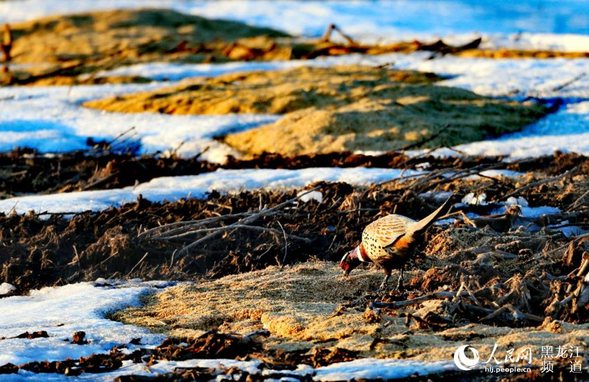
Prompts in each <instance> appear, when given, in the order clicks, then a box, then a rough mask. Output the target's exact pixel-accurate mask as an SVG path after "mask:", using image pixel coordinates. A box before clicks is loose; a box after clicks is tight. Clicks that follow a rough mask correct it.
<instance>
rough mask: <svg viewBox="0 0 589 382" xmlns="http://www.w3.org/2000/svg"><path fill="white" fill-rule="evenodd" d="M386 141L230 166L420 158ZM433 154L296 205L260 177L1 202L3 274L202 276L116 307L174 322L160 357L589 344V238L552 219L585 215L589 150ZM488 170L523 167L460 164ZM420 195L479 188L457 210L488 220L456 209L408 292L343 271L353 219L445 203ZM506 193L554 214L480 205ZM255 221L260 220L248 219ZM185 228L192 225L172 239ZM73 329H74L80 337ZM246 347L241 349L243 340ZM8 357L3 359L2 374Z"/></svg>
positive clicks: (290, 356)
mask: <svg viewBox="0 0 589 382" xmlns="http://www.w3.org/2000/svg"><path fill="white" fill-rule="evenodd" d="M390 155H391V156H384V157H378V158H372V157H366V156H354V155H348V156H341V154H338V155H325V156H322V155H317V156H312V157H298V158H294V160H293V161H292V162H291V161H290V160H285V159H284V158H283V157H281V156H276V155H267V156H263V157H259V158H256V159H255V160H252V161H245V162H242V163H239V164H236V163H235V162H234V163H233V164H235V165H236V166H241V165H243V166H246V167H247V166H276V165H281V164H284V163H286V162H288V163H292V165H293V166H298V165H301V166H307V165H309V163H328V162H329V163H331V161H335V163H363V164H364V165H373V164H374V163H380V162H379V161H397V162H396V163H398V164H401V163H404V165H405V166H409V165H411V164H413V165H415V164H416V163H418V162H419V160H421V159H415V158H413V159H410V158H406V157H403V156H395V155H392V154H390ZM424 158H425V157H424ZM422 159H423V158H422ZM111 160H112V158H111ZM427 160H428V161H430V165H431V166H432V167H431V172H430V173H429V174H428V175H426V176H424V177H421V178H416V179H412V180H408V181H405V182H398V181H394V182H388V183H386V184H382V185H377V186H374V187H368V188H353V187H351V186H349V185H345V184H317V185H315V186H318V187H319V188H318V189H317V190H318V191H320V192H321V193H322V196H323V200H322V202H321V203H318V202H316V201H309V202H307V203H303V202H301V201H292V200H291V199H292V198H294V197H295V196H296V194H297V191H288V192H285V191H274V192H270V191H255V192H243V193H239V194H234V195H219V194H216V193H213V194H211V195H210V196H209V197H208V198H207V199H206V200H194V199H191V200H184V201H180V202H176V203H166V204H153V203H149V202H148V201H146V200H143V199H140V200H138V201H137V202H136V203H134V204H129V205H126V206H124V207H122V208H118V209H115V208H113V209H109V210H106V211H103V212H100V213H94V214H93V213H85V214H80V215H76V216H71V217H68V218H64V217H63V216H60V215H49V218H48V219H46V218H47V217H48V215H42V214H41V215H35V214H29V215H25V216H17V215H11V216H2V217H0V227H1V228H0V242H1V245H0V263H1V264H2V265H1V266H2V268H1V273H0V278H1V279H2V280H3V281H6V282H10V283H12V284H14V285H16V286H17V287H18V288H19V292H20V293H22V292H25V291H26V290H28V289H29V288H37V287H40V286H46V285H60V284H65V283H71V282H75V281H81V280H93V279H96V278H97V277H119V278H121V277H122V278H125V277H142V278H158V279H161V278H169V279H180V280H198V283H196V284H193V285H181V286H177V287H173V288H168V289H166V291H164V292H162V293H160V294H156V295H153V296H151V297H149V299H148V300H147V301H146V303H147V305H146V306H144V307H142V308H134V309H129V310H125V311H122V312H119V313H116V314H115V315H114V317H115V318H117V319H120V320H123V321H125V322H129V323H133V324H139V325H144V326H147V327H149V328H151V329H152V330H156V331H162V332H165V333H167V334H169V335H172V337H173V338H174V339H173V340H170V341H172V342H169V343H167V344H165V346H164V345H162V346H161V347H160V348H158V349H156V350H153V349H152V350H150V351H147V350H145V349H144V350H142V351H141V352H140V353H137V354H136V359H143V360H145V359H148V358H149V357H152V359H153V360H154V362H155V361H157V359H174V358H169V357H192V356H194V354H197V353H198V352H199V351H204V350H202V349H209V350H207V351H211V352H213V353H211V354H214V356H217V355H218V354H221V353H219V352H225V351H227V352H229V353H222V354H224V356H228V357H231V358H233V357H243V358H244V359H248V357H251V358H256V359H262V360H264V362H267V363H268V365H273V366H276V365H283V367H291V366H292V365H295V364H299V363H306V364H311V365H315V366H317V365H323V364H329V363H331V362H336V361H338V360H339V361H341V360H348V359H354V358H357V357H363V356H377V357H392V358H403V359H407V358H409V359H421V360H432V359H444V360H447V359H450V357H451V355H452V353H453V352H454V351H455V349H456V347H457V346H458V345H460V344H462V343H464V341H468V342H469V343H470V344H473V345H474V346H476V347H477V349H479V350H480V351H483V352H485V351H490V349H491V348H492V346H493V344H494V343H495V342H498V343H499V344H512V345H510V346H515V347H518V346H537V347H539V346H542V345H553V344H555V343H563V344H570V345H582V344H583V343H585V342H586V341H587V336H588V329H587V325H589V323H588V322H587V317H588V316H587V313H588V312H587V310H588V306H589V305H588V303H587V298H588V295H589V292H588V290H589V285H588V282H587V271H588V269H589V260H588V256H587V253H589V247H588V243H589V242H588V241H587V237H586V235H585V236H577V237H576V238H567V237H566V236H565V235H563V233H562V232H561V231H560V228H562V227H565V226H568V225H575V226H578V227H581V228H587V227H589V214H588V213H589V210H588V209H587V203H586V197H587V195H588V193H587V191H588V190H589V180H588V179H587V175H586V174H587V163H589V162H588V161H587V159H586V158H585V157H582V156H577V155H572V154H568V155H567V154H556V155H555V156H553V157H546V158H540V159H537V160H527V161H521V162H515V163H511V164H506V163H502V162H494V161H490V160H489V158H486V159H485V160H483V159H480V158H479V159H477V158H454V159H449V158H446V159H438V160H436V159H434V158H429V159H427ZM313 161H318V162H313ZM230 163H231V162H230ZM452 165H455V167H451V166H452ZM448 166H450V167H448ZM499 167H501V168H504V167H508V168H510V169H513V170H521V171H528V173H527V174H525V175H522V176H520V177H518V178H507V177H501V176H498V175H493V176H489V175H485V176H482V177H476V178H472V177H471V176H472V175H476V174H480V173H481V172H482V171H484V170H486V169H490V168H499ZM532 169H536V170H537V171H532ZM449 171H452V175H451V176H449ZM427 191H451V192H453V193H454V194H455V198H456V200H455V201H459V200H460V199H461V198H462V197H464V196H465V195H466V194H468V193H470V192H474V193H481V192H483V191H484V192H485V193H486V194H487V201H488V204H483V205H462V206H460V207H459V208H457V210H458V211H462V212H464V213H468V212H475V213H477V214H479V215H486V216H484V217H479V218H477V217H472V216H471V217H470V218H468V219H464V218H462V217H461V216H460V215H457V216H456V217H457V218H458V220H457V221H456V222H455V223H453V224H451V225H444V226H434V227H433V228H432V229H430V231H429V232H428V236H427V241H426V243H424V244H423V245H422V246H421V247H420V253H423V254H424V255H423V256H418V257H416V258H415V259H413V260H412V262H411V263H410V264H409V266H408V268H407V269H408V274H409V276H408V277H407V278H406V284H407V289H405V290H404V291H403V292H402V293H393V292H391V293H387V294H384V295H382V294H381V295H378V294H376V293H375V292H374V291H375V288H376V287H377V286H378V284H379V282H380V280H381V278H382V273H381V271H379V270H377V269H373V268H367V269H358V270H356V271H354V272H353V273H352V274H351V276H350V277H349V278H343V277H342V274H341V271H340V270H339V269H338V267H337V261H338V260H339V259H340V258H341V255H342V254H343V253H344V252H345V251H347V250H349V249H350V248H352V247H353V246H354V245H355V244H356V243H357V241H358V240H359V237H360V233H361V231H362V229H363V227H364V226H365V225H366V224H367V223H369V222H370V221H372V220H373V219H376V218H378V217H379V216H382V215H384V214H387V213H392V212H396V213H401V214H404V215H407V216H411V217H413V218H420V217H423V216H425V215H427V214H428V213H429V212H431V211H432V210H433V209H434V208H435V207H436V206H437V205H438V204H439V201H435V200H434V199H432V196H431V195H427V194H424V192H427ZM508 195H510V196H513V197H524V198H525V199H526V200H527V201H528V202H529V203H530V205H531V206H539V205H552V206H556V207H559V208H560V212H558V213H556V214H554V215H551V216H537V217H522V216H519V214H518V211H517V209H516V210H514V211H515V212H510V213H514V215H513V216H511V217H508V216H506V215H502V214H496V215H490V214H491V212H492V211H494V210H495V209H496V208H497V207H498V206H499V205H500V204H498V202H503V201H504V200H505V199H506V197H507V196H508ZM251 217H255V219H252V220H247V221H244V220H243V219H248V218H251ZM166 224H168V225H166ZM243 226H248V228H245V229H244V227H243ZM251 227H256V228H252V229H250V228H251ZM177 228H182V230H180V231H174V230H175V229H177ZM208 229H210V230H208ZM187 232H190V236H188V235H186V236H178V237H174V236H175V235H184V234H186V233H187ZM212 232H215V233H216V234H217V235H219V236H218V237H217V239H216V240H209V239H210V237H209V239H205V240H203V239H204V238H206V237H207V236H208V235H210V234H211V233H212ZM199 240H201V241H200V242H199V243H198V245H195V246H193V247H187V245H188V244H189V243H191V242H197V241H199ZM183 248H184V249H185V250H184V251H183ZM393 277H395V275H393ZM407 281H408V282H407ZM375 301H376V303H375ZM514 328H517V330H514ZM262 329H265V330H267V331H268V336H263V337H256V339H255V341H256V343H255V346H250V345H248V346H247V347H243V338H244V337H247V336H248V335H249V334H251V333H259V330H262ZM229 333H232V334H229ZM23 335H27V336H29V335H31V336H34V335H36V334H35V333H32V334H30V333H27V334H23ZM77 338H78V341H81V343H83V340H84V337H83V336H81V335H78V336H77ZM180 343H185V344H188V345H182V346H180V345H179V344H180ZM204 344H206V346H205V345H204ZM239 344H242V345H239ZM203 346H205V347H204V348H203ZM245 348H247V349H249V350H248V351H246V352H245V353H239V352H240V351H242V350H243V349H245ZM199 349H201V350H199ZM215 349H216V350H215ZM231 349H233V350H231ZM239 349H242V350H239ZM146 351H147V353H146ZM233 351H235V352H238V353H239V355H236V354H237V353H235V354H234V353H232V352H233ZM193 353H194V354H193ZM138 354H139V355H138ZM170 354H172V355H170ZM198 354H199V357H202V356H203V355H202V354H204V353H202V354H201V353H198ZM499 356H501V355H499ZM121 357H131V358H132V355H121V354H119V353H117V352H116V351H114V352H113V353H111V355H109V356H108V357H106V358H104V359H102V358H101V359H100V360H99V359H96V360H92V362H90V361H88V362H90V363H87V365H90V366H88V367H94V366H91V365H96V364H98V365H103V366H100V367H101V368H108V367H116V365H117V364H118V363H117V362H118V361H116V360H117V359H118V360H123V359H130V358H121ZM68 362H69V363H68ZM84 362H85V361H84ZM80 365H86V364H84V363H83V362H82V361H80V360H76V361H71V362H70V361H67V362H66V363H59V364H58V363H47V364H31V365H27V366H26V367H28V368H31V370H49V371H52V372H60V373H65V372H66V370H70V371H68V372H67V373H77V372H79V371H80V370H85V369H83V368H81V366H80ZM104 365H105V366H104ZM109 365H111V366H109ZM113 365H114V366H113ZM84 367H86V366H84ZM18 368H19V366H14V365H13V366H10V365H5V366H2V368H0V372H6V373H14V372H15V370H18ZM21 368H22V365H21ZM89 370H93V369H89ZM191 373H192V374H191ZM194 373H197V371H195V370H191V371H188V370H183V371H179V372H177V373H175V374H174V375H171V376H170V377H171V378H172V377H174V378H188V377H189V376H190V375H207V374H206V372H205V371H202V370H201V371H198V373H205V374H198V373H197V374H194ZM182 376H183V377H182Z"/></svg>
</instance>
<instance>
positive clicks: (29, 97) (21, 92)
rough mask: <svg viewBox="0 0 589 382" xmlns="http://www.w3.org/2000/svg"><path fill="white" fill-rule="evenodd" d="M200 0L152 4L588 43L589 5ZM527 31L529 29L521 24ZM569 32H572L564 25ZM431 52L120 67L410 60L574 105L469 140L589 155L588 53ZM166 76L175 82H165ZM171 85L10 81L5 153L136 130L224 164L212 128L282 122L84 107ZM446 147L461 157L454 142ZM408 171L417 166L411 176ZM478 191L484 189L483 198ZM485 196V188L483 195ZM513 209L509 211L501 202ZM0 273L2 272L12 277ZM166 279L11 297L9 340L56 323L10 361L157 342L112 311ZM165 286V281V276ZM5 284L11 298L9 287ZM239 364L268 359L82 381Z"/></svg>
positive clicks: (95, 205)
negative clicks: (521, 56)
mask: <svg viewBox="0 0 589 382" xmlns="http://www.w3.org/2000/svg"><path fill="white" fill-rule="evenodd" d="M366 4H367V3H365V2H357V1H356V2H351V1H350V2H349V1H332V2H323V1H307V2H294V1H282V2H275V1H270V0H257V1H242V2H233V1H225V0H221V1H214V2H213V1H197V0H143V1H142V2H141V5H142V6H150V7H167V8H173V9H176V10H179V11H183V12H188V13H192V14H198V15H203V16H209V17H219V18H233V19H236V20H241V21H245V22H248V23H251V24H256V25H267V26H273V27H276V28H280V29H286V30H287V31H289V32H291V33H295V34H302V35H305V36H319V35H320V34H321V33H322V32H323V30H324V29H325V27H326V25H328V24H329V23H332V22H335V23H337V24H338V25H340V26H341V27H342V28H343V29H344V30H345V31H346V32H348V33H350V34H352V35H353V36H354V37H360V38H361V39H363V40H364V41H382V42H385V41H391V40H399V39H407V38H425V39H430V38H436V37H437V36H444V37H449V39H448V41H450V42H459V41H466V40H468V39H469V38H472V37H473V36H478V35H479V34H483V35H484V46H487V47H492V46H495V47H515V48H522V49H529V48H536V49H546V48H549V49H557V50H568V51H579V50H580V51H588V50H589V36H587V34H589V18H587V17H586V15H587V14H589V2H585V1H581V0H571V1H567V2H556V1H543V0H524V1H519V2H496V1H491V0H483V1H480V2H474V1H467V0H452V1H450V0H449V1H435V0H424V1H419V2H416V1H410V0H404V1H395V2H391V1H374V2H371V3H369V4H370V5H371V6H366ZM137 5H138V2H137V1H135V0H101V1H95V0H92V1H90V0H79V1H67V2H66V1H61V0H19V1H16V0H14V1H0V24H1V23H4V22H14V21H19V20H28V19H32V18H35V17H39V16H43V15H49V14H56V13H64V12H79V11H88V10H97V9H112V8H120V7H125V8H131V7H137ZM520 32H523V33H520ZM565 33H566V35H565ZM428 58H429V57H428V55H427V54H414V55H409V56H403V55H386V56H381V57H359V56H349V57H343V58H328V59H323V60H316V61H306V62H289V63H231V64H222V65H177V64H176V65H174V64H157V63H156V64H145V65H141V66H135V67H130V68H121V69H118V70H116V71H114V72H113V73H115V74H139V75H143V76H148V77H151V78H154V79H155V80H164V79H167V80H172V81H176V80H180V79H182V78H186V77H191V76H202V75H218V74H221V73H225V72H231V71H238V70H276V69H281V68H285V67H292V66H296V65H333V64H337V63H364V64H369V65H379V64H383V63H392V64H393V65H394V66H395V67H397V68H406V69H417V70H426V71H433V72H436V73H440V74H445V75H448V76H451V77H450V78H449V79H448V80H446V81H444V83H443V84H446V85H449V86H458V87H462V88H466V89H471V90H473V91H475V92H478V93H480V94H486V95H490V96H498V97H510V98H514V99H519V100H521V99H525V98H526V97H539V98H543V99H555V98H559V99H562V100H563V101H564V102H565V105H564V107H562V108H561V109H560V110H559V111H558V112H557V113H555V114H552V115H550V116H548V117H547V118H545V119H543V120H541V121H539V122H538V123H536V124H534V125H532V126H529V127H528V128H526V129H524V130H523V131H522V132H519V133H515V134H511V135H508V136H505V137H502V138H500V139H498V140H492V141H484V142H476V143H471V144H468V145H462V146H459V147H458V149H459V150H461V151H463V152H466V153H469V154H484V155H499V154H501V155H509V156H510V157H511V158H520V157H527V156H539V155H546V154H551V153H552V152H553V151H554V150H557V149H558V150H563V151H576V152H580V153H584V154H589V73H587V70H588V69H587V68H588V67H589V65H588V64H589V60H533V59H529V60H500V61H499V60H486V59H460V58H456V57H443V58H436V59H433V60H428ZM165 85H167V84H165ZM160 86H163V85H162V84H161V83H154V84H150V85H100V86H76V87H72V88H69V87H68V88H66V87H50V88H49V87H47V88H42V87H40V88H0V150H1V151H7V150H11V149H12V148H14V147H16V146H29V147H34V148H38V149H40V150H41V151H46V152H62V151H69V150H76V149H85V148H86V147H87V146H86V139H87V138H88V137H93V138H95V139H107V140H109V139H113V138H114V137H116V136H117V135H119V134H121V133H123V132H125V131H127V130H128V129H130V128H131V127H134V128H135V129H134V130H133V134H134V137H133V139H134V140H136V141H137V142H138V143H140V146H141V152H144V153H151V152H157V151H170V150H175V149H178V153H179V154H181V155H185V156H190V155H194V154H196V153H199V152H200V151H201V150H203V149H204V148H205V147H210V148H209V150H208V151H207V154H206V155H205V157H204V158H205V159H209V160H212V161H222V160H223V159H224V157H225V155H227V154H228V153H231V150H230V149H229V148H227V147H225V146H222V145H220V144H219V143H216V142H214V141H213V140H212V139H211V138H212V137H213V136H215V135H217V134H222V133H226V132H228V131H234V130H240V129H246V128H251V127H254V126H257V125H259V124H262V123H267V122H270V121H274V120H275V119H276V118H277V117H275V116H251V115H229V116H167V115H159V114H131V115H123V114H115V113H101V112H98V111H94V110H87V109H84V108H82V107H80V106H79V105H80V103H81V102H83V101H84V100H87V99H94V98H100V97H105V96H108V95H114V94H121V93H127V92H132V91H139V90H149V89H154V88H157V87H160ZM439 154H440V155H442V154H448V155H455V152H444V151H443V150H440V152H439ZM401 175H402V174H401V173H400V172H399V171H398V170H386V169H307V170H297V171H288V170H240V171H235V172H231V171H224V170H222V171H219V172H216V173H210V174H203V175H200V176H194V177H178V178H159V179H154V180H152V181H150V182H148V183H145V184H141V185H138V186H137V187H134V188H133V187H128V188H124V189H118V190H107V191H92V192H77V193H69V194H56V195H44V196H31V197H22V198H15V199H8V200H4V201H0V212H10V211H12V210H15V211H17V212H19V213H22V212H26V211H28V210H31V209H34V210H36V211H38V212H45V211H49V212H76V211H84V210H100V209H104V208H107V207H109V206H112V205H120V204H121V203H125V202H133V201H135V200H136V199H137V197H138V195H139V194H142V195H143V196H144V197H145V198H147V199H150V200H154V201H160V200H177V199H179V198H183V197H187V196H197V197H198V196H202V195H203V194H204V193H206V192H208V191H211V190H213V189H217V190H219V191H225V192H227V191H235V190H239V189H242V188H259V187H270V188H274V187H298V186H302V185H305V184H307V183H309V182H313V181H317V180H332V181H347V182H350V183H354V184H365V183H370V182H379V181H383V180H387V179H392V178H396V177H399V176H401ZM403 175H404V176H408V175H411V173H409V172H406V173H404V174H403ZM478 196H479V195H473V198H477V197H478ZM478 200H479V201H480V197H479V198H478ZM520 203H523V202H521V201H520ZM523 207H524V214H525V215H528V216H535V215H537V214H541V213H549V212H554V211H553V210H549V209H547V208H544V207H540V208H538V209H533V208H530V207H528V206H523ZM501 211H503V210H499V211H498V212H501ZM0 281H1V280H0ZM155 286H157V285H156V284H153V283H152V284H149V283H140V282H135V283H126V284H120V285H113V286H98V285H95V284H93V283H80V284H72V285H68V286H64V287H59V288H45V289H42V290H39V291H33V292H32V293H31V294H30V295H29V296H17V297H7V298H0V337H13V336H16V335H18V334H21V333H23V332H25V331H29V332H32V331H39V330H46V331H47V332H48V334H49V336H50V337H49V338H38V339H33V340H27V339H14V338H8V339H4V340H2V341H1V345H2V351H1V352H0V365H3V364H4V363H6V362H12V363H15V364H21V363H24V362H28V361H32V360H61V359H65V358H67V357H72V358H78V357H81V356H85V355H89V354H92V353H96V352H98V353H100V352H107V351H108V350H109V349H110V348H111V347H112V346H115V345H120V344H127V343H128V342H129V341H130V340H131V339H133V338H138V337H141V338H142V341H141V342H142V344H144V345H154V344H157V343H159V342H160V341H161V340H162V339H163V337H162V336H160V335H155V334H151V333H149V332H147V331H146V330H144V329H141V328H138V327H133V326H129V325H123V324H121V323H117V322H113V321H110V320H107V319H105V318H104V317H105V316H104V314H105V313H106V312H108V311H110V310H113V309H117V308H121V307H124V306H130V305H136V304H138V303H139V296H140V295H142V294H143V293H146V292H149V291H151V290H153V289H154V288H155ZM159 286H161V285H159ZM10 289H11V288H10V286H8V285H1V286H0V294H3V293H6V292H8V293H9V292H10ZM80 330H83V331H85V332H86V333H87V336H88V339H89V340H90V343H89V344H88V345H83V346H79V345H73V344H71V343H69V342H67V341H64V340H66V339H69V338H71V336H72V334H73V333H74V332H75V331H80ZM191 366H203V367H216V368H224V367H230V366H237V367H239V368H243V369H246V370H250V371H256V370H259V362H257V361H251V362H238V361H233V360H191V361H183V362H160V363H158V364H157V365H155V366H152V367H151V368H148V367H147V366H146V365H144V364H132V363H129V362H127V363H125V365H124V367H123V368H122V369H120V370H117V371H116V372H113V373H107V374H101V375H82V376H80V377H78V380H92V381H96V380H104V381H111V380H112V379H113V378H114V377H116V376H118V375H125V374H131V373H135V374H143V375H155V374H159V373H164V372H167V371H171V370H173V369H174V368H175V367H191ZM452 367H453V366H452V365H451V364H450V363H416V362H408V361H395V360H372V359H367V360H358V361H354V362H348V363H340V364H334V365H331V366H328V367H325V368H318V369H316V370H313V369H311V368H308V367H307V368H300V369H299V370H297V371H296V372H297V373H299V374H309V373H314V374H315V376H314V378H315V379H316V380H332V379H337V378H342V377H346V378H356V379H361V378H370V377H376V376H378V377H381V378H382V377H385V378H400V377H403V376H408V375H410V374H412V373H414V372H421V373H439V372H441V371H444V370H451V369H452ZM21 380H22V381H69V380H71V378H69V377H65V376H62V375H50V374H33V373H27V372H21V373H20V374H19V375H3V376H0V381H21Z"/></svg>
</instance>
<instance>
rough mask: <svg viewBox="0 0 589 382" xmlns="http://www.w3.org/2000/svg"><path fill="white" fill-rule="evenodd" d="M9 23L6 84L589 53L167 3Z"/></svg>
mask: <svg viewBox="0 0 589 382" xmlns="http://www.w3.org/2000/svg"><path fill="white" fill-rule="evenodd" d="M5 28H6V31H8V32H5V34H4V38H3V43H2V45H1V47H2V49H3V51H4V54H5V57H6V60H5V61H4V66H3V68H4V73H3V76H2V77H0V83H2V84H7V85H31V84H36V85H68V84H70V85H72V84H92V83H105V82H113V83H120V82H142V81H147V79H145V78H142V77H109V78H100V77H97V76H96V74H97V73H98V72H99V71H101V70H107V69H112V68H115V67H119V66H123V65H130V64H136V63H143V62H152V61H166V62H170V61H176V62H191V63H195V62H224V61H252V60H263V61H269V60H294V59H314V58H316V57H320V56H339V55H345V54H354V53H355V54H366V55H377V54H385V53H412V52H416V51H426V52H431V57H432V58H435V57H438V56H442V55H446V54H453V55H459V56H462V57H487V58H498V59H502V58H529V57H533V58H556V57H561V58H581V57H588V55H589V52H558V51H544V50H529V51H526V50H515V49H481V48H480V45H481V42H482V39H481V38H476V39H474V40H472V41H469V42H467V43H465V44H463V45H457V46H454V45H449V44H447V43H445V42H444V41H442V40H438V41H433V42H424V41H417V40H415V41H401V42H394V43H386V44H363V43H359V42H357V41H356V40H355V39H354V38H353V37H352V36H349V35H347V34H346V33H345V32H343V31H342V30H341V29H340V28H338V27H337V26H335V25H333V24H331V25H329V26H328V27H327V30H326V33H325V35H324V36H323V37H322V38H321V39H303V38H300V37H293V36H289V35H288V34H286V33H284V32H280V31H277V30H273V29H270V28H258V27H253V26H250V25H247V24H243V23H239V22H234V21H227V20H212V19H206V18H202V17H198V16H192V15H185V14H182V13H178V12H175V11H171V10H166V9H139V10H116V11H101V12H92V13H81V14H74V15H60V16H52V17H45V18H40V19H37V20H33V21H29V22H24V23H16V24H12V25H10V26H6V27H5ZM333 32H338V33H339V34H340V37H341V38H340V39H333V38H332V34H333ZM7 36H9V37H7ZM341 40H343V41H344V42H340V41H341ZM8 62H13V63H14V64H27V67H26V68H23V67H18V68H17V69H13V70H9V66H8V65H7V63H8Z"/></svg>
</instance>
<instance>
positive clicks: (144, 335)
mask: <svg viewBox="0 0 589 382" xmlns="http://www.w3.org/2000/svg"><path fill="white" fill-rule="evenodd" d="M152 289H153V288H152V287H151V285H150V284H149V283H131V284H123V285H120V286H118V287H96V286H94V285H93V284H92V283H87V282H86V283H78V284H70V285H66V286H62V287H54V288H43V289H40V290H35V291H31V293H30V295H29V296H13V297H7V298H3V299H0V312H2V313H1V314H0V337H7V338H6V339H3V340H2V341H1V342H2V351H1V352H0V365H4V364H6V363H9V362H10V363H13V364H15V365H19V364H23V363H26V362H31V361H43V360H49V361H57V360H64V359H66V358H74V359H75V358H79V357H83V356H88V355H90V354H93V353H106V352H108V351H109V350H110V349H111V348H112V347H113V346H115V345H120V344H127V343H128V342H129V341H131V340H132V339H134V338H141V343H142V344H143V345H150V344H152V345H155V344H159V343H161V341H162V340H163V338H164V337H163V336H162V335H157V334H152V333H150V332H149V331H147V330H146V329H142V328H139V327H135V326H131V325H124V324H122V323H120V322H115V321H111V320H108V319H106V318H104V315H105V313H107V312H109V311H112V310H115V309H121V308H124V307H126V306H133V305H138V304H139V297H140V296H141V295H142V294H145V293H147V292H148V291H150V290H152ZM40 330H45V331H47V333H48V334H49V337H48V338H37V339H19V338H9V337H14V336H17V335H19V334H22V333H24V332H27V331H28V332H35V331H40ZM76 331H84V332H86V338H87V340H88V341H89V344H87V345H75V344H72V343H70V342H69V341H66V340H71V338H72V335H73V333H74V332H76Z"/></svg>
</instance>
